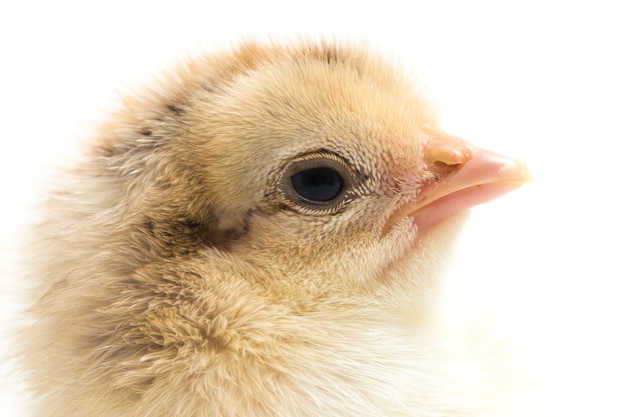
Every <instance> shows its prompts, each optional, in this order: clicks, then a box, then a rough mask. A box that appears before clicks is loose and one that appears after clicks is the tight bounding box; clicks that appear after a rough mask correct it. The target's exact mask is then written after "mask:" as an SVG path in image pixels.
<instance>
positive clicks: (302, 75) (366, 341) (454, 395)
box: [22, 41, 529, 417]
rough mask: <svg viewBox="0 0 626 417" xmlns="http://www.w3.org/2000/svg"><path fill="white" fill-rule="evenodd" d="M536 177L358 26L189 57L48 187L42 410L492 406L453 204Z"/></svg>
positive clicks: (66, 413) (39, 249)
mask: <svg viewBox="0 0 626 417" xmlns="http://www.w3.org/2000/svg"><path fill="white" fill-rule="evenodd" d="M528 179H529V175H528V172H527V170H526V168H525V166H524V165H523V164H521V163H519V162H517V161H515V160H512V159H508V158H505V157H501V156H499V155H496V154H493V153H490V152H488V151H485V150H482V149H479V148H476V147H474V146H472V145H470V144H469V143H466V142H464V141H462V140H460V139H458V138H455V137H452V136H449V135H447V134H445V133H443V132H442V131H441V129H440V126H439V124H438V122H437V118H436V114H435V111H434V110H433V108H432V107H431V105H430V104H429V102H428V100H427V99H426V98H425V97H424V95H423V94H422V93H421V92H420V91H418V90H417V89H416V88H415V86H414V84H413V82H412V80H411V79H410V78H409V77H407V76H405V75H404V74H403V73H402V72H401V71H400V70H399V69H398V68H396V67H395V66H393V65H391V64H390V63H389V62H388V61H387V60H386V59H385V58H383V57H380V56H377V55H375V54H371V53H369V52H368V51H366V50H364V49H362V48H360V47H358V46H353V45H340V44H337V43H333V42H327V43H324V42H320V43H317V42H306V41H304V42H300V43H295V44H291V45H284V44H279V43H270V44H265V45H261V44H256V43H247V44H244V45H242V46H241V47H239V48H238V49H236V50H233V51H225V52H221V53H216V54H213V55H208V56H203V57H200V58H197V59H195V60H191V61H190V62H188V63H186V64H185V65H182V66H180V67H179V68H178V69H177V70H176V71H175V72H173V73H171V74H169V75H167V76H165V77H164V78H163V79H162V81H161V82H160V83H159V84H158V85H155V86H153V87H151V88H150V89H146V90H144V91H142V92H141V93H139V94H137V95H132V96H128V97H126V99H125V101H124V105H123V108H122V109H121V110H120V111H119V112H118V113H117V114H115V115H113V116H112V118H111V120H110V122H108V123H106V124H105V125H103V126H102V128H101V129H100V131H99V132H98V134H97V137H96V138H95V140H94V142H93V144H92V146H91V147H90V148H89V150H88V151H87V152H86V155H85V157H84V159H83V160H82V161H80V162H78V164H77V165H76V167H75V168H73V169H72V170H70V171H69V172H67V173H66V175H65V176H64V178H63V179H62V180H61V181H60V184H59V186H58V187H57V189H56V190H55V191H54V192H53V193H52V196H51V197H50V199H49V201H48V202H47V204H46V205H45V207H44V210H43V213H44V220H43V221H42V223H41V224H40V225H39V226H37V228H36V229H35V231H34V236H35V238H34V239H33V243H32V245H31V246H30V247H31V249H32V253H33V254H36V256H34V257H31V259H33V261H32V262H30V263H29V265H28V274H29V277H28V278H29V279H31V280H34V281H35V282H36V283H37V288H36V290H35V291H36V299H37V300H36V302H35V303H34V305H33V307H32V309H31V311H30V313H29V314H30V317H31V319H32V324H31V325H30V326H29V327H28V328H26V329H24V331H23V334H22V343H23V346H22V352H23V353H22V361H23V363H24V366H25V367H26V368H27V370H28V372H29V378H30V384H31V386H32V388H33V392H35V393H36V399H37V401H34V402H33V405H32V410H33V413H34V415H37V416H41V417H44V416H48V417H79V416H80V417H85V416H90V417H113V416H115V417H127V416H133V417H139V416H142V417H148V416H150V417H155V416H178V417H215V416H224V417H226V416H242V417H243V416H290V417H298V416H338V417H339V416H350V417H353V416H361V417H365V416H474V415H483V414H482V413H484V412H486V411H485V410H487V409H489V405H488V403H487V402H485V401H483V400H484V399H483V398H480V397H481V396H480V394H479V393H478V392H477V391H478V389H475V388H476V386H478V385H479V381H478V377H476V379H472V380H470V381H463V380H461V378H460V377H459V376H460V375H461V373H458V372H457V371H456V370H455V369H453V368H454V366H451V363H452V360H451V358H450V357H448V355H447V354H446V353H445V352H444V349H442V348H441V344H440V343H439V341H438V337H437V334H438V332H437V330H436V328H434V327H433V325H432V318H433V317H434V316H435V314H434V313H435V312H436V299H437V297H436V291H437V282H438V281H439V280H440V272H441V270H442V269H443V268H442V267H444V266H445V263H446V253H447V252H449V246H450V245H451V244H452V242H453V240H454V236H455V235H456V233H457V231H458V229H459V227H460V225H461V224H462V219H463V216H462V215H460V216H455V215H454V214H456V213H459V212H463V211H465V210H466V209H467V208H469V207H470V206H473V205H475V204H478V203H482V202H485V201H487V200H490V199H492V198H495V197H497V196H499V195H501V194H504V193H506V192H508V191H510V190H512V189H514V188H516V187H518V186H520V185H521V184H523V183H524V182H526V181H527V180H528ZM472 375H473V374H472Z"/></svg>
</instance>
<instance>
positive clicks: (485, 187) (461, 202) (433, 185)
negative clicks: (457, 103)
mask: <svg viewBox="0 0 626 417" xmlns="http://www.w3.org/2000/svg"><path fill="white" fill-rule="evenodd" d="M424 155H425V157H427V158H428V159H429V165H430V166H431V168H432V172H433V173H434V174H435V175H436V179H435V180H431V181H429V182H427V183H426V184H424V185H423V186H422V188H421V190H420V192H419V194H418V195H417V198H416V200H415V201H414V202H413V203H410V206H411V207H410V211H409V212H410V213H411V214H410V216H412V217H413V219H414V222H415V224H416V225H417V226H418V228H419V230H420V231H424V230H428V229H429V228H431V227H433V226H435V225H436V224H438V223H439V222H441V221H442V220H444V219H446V218H448V217H450V216H452V215H454V214H456V213H459V212H461V211H463V210H466V209H468V208H470V207H473V206H475V205H477V204H482V203H486V202H487V201H490V200H493V199H495V198H497V197H500V196H501V195H504V194H506V193H508V192H510V191H512V190H514V189H516V188H518V187H520V186H521V185H523V184H525V183H528V182H530V181H531V180H532V178H531V176H530V173H529V171H528V168H527V167H526V165H525V164H524V163H522V162H520V161H517V160H515V159H511V158H508V157H505V156H502V155H498V154H496V153H493V152H490V151H487V150H484V149H480V148H478V147H476V146H473V145H471V144H470V143H467V142H465V141H463V140H461V139H458V138H455V137H452V136H447V135H442V134H439V135H437V136H436V137H435V138H434V139H433V140H432V141H431V142H429V143H428V144H427V146H426V149H425V153H424ZM403 211H404V210H403ZM405 212H406V211H405Z"/></svg>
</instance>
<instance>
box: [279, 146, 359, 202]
mask: <svg viewBox="0 0 626 417" xmlns="http://www.w3.org/2000/svg"><path fill="white" fill-rule="evenodd" d="M353 187H354V179H353V175H352V173H351V172H350V169H349V168H348V166H347V164H346V163H345V162H344V161H343V160H342V159H341V158H339V157H338V156H336V155H334V154H331V153H319V154H312V155H307V156H304V157H301V158H298V159H295V160H293V161H292V162H291V164H289V166H288V167H287V169H286V170H285V172H284V174H283V177H282V181H281V188H282V192H283V194H284V196H285V197H286V199H287V200H288V202H290V203H292V204H289V205H290V206H292V205H293V204H295V205H296V206H297V207H301V208H304V209H308V210H314V211H323V212H325V213H326V212H328V211H329V210H330V211H333V212H334V211H336V210H339V209H340V208H341V207H342V206H343V205H344V204H345V202H346V200H347V197H348V196H349V192H350V190H351V189H352V188H353Z"/></svg>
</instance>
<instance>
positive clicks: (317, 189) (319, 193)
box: [291, 167, 343, 201]
mask: <svg viewBox="0 0 626 417" xmlns="http://www.w3.org/2000/svg"><path fill="white" fill-rule="evenodd" d="M291 183H292V184H293V189H294V190H295V191H296V192H297V193H298V194H299V195H300V196H301V197H303V198H306V199H307V200H311V201H330V200H332V199H333V198H335V197H337V196H338V195H339V193H340V192H341V190H343V178H341V175H339V173H338V172H337V171H335V170H334V169H331V168H327V167H319V168H311V169H305V170H304V171H300V172H297V173H296V174H294V175H293V176H292V177H291Z"/></svg>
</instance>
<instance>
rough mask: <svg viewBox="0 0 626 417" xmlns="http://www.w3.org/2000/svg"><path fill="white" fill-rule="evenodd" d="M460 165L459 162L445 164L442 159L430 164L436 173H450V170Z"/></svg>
mask: <svg viewBox="0 0 626 417" xmlns="http://www.w3.org/2000/svg"><path fill="white" fill-rule="evenodd" d="M461 165H462V164H460V163H459V164H447V163H445V162H443V161H435V162H433V164H432V170H433V172H435V173H436V174H438V175H445V174H449V173H451V172H452V171H454V170H455V169H457V168H458V167H460V166H461Z"/></svg>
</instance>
